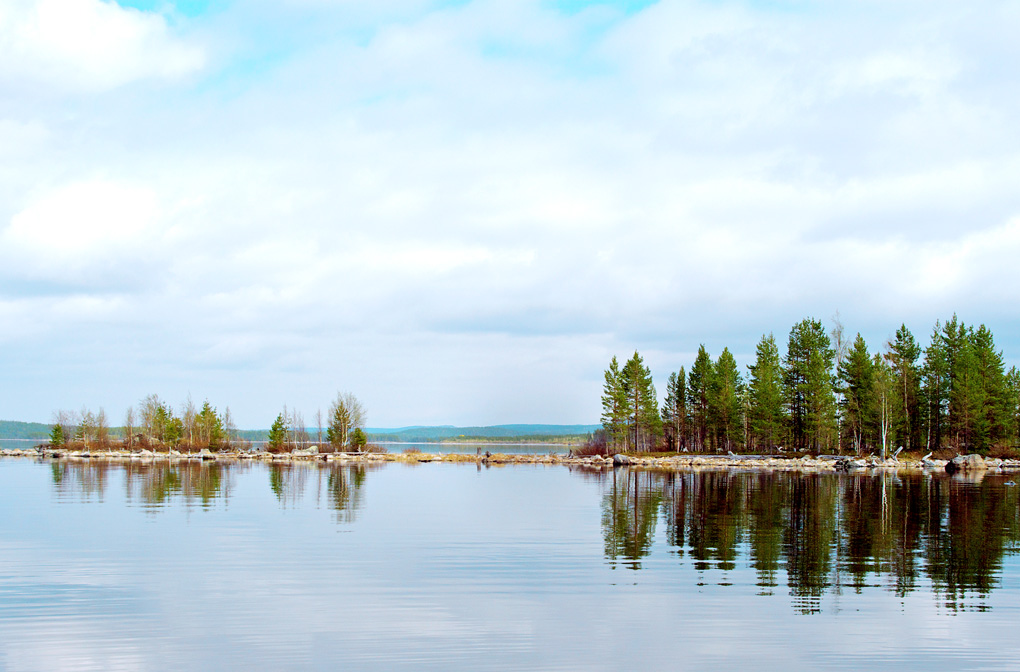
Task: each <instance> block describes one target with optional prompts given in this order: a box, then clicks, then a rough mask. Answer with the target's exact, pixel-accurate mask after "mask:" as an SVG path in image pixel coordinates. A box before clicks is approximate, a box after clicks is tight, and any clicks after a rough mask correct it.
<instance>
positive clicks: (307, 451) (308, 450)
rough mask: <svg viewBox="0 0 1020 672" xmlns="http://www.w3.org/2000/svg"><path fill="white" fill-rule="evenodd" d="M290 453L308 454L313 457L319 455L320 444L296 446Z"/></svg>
mask: <svg viewBox="0 0 1020 672" xmlns="http://www.w3.org/2000/svg"><path fill="white" fill-rule="evenodd" d="M290 454H291V455H298V456H301V455H304V456H307V457H311V456H313V455H318V454H319V447H318V446H308V447H307V448H295V449H294V450H292V451H291V453H290Z"/></svg>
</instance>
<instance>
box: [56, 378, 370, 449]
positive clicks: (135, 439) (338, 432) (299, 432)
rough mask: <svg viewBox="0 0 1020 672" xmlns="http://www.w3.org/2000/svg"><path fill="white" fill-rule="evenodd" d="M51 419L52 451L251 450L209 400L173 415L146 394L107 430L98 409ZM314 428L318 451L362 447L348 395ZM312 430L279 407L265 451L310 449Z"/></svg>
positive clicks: (360, 422)
mask: <svg viewBox="0 0 1020 672" xmlns="http://www.w3.org/2000/svg"><path fill="white" fill-rule="evenodd" d="M53 416H54V422H53V425H52V428H51V430H50V435H49V442H50V445H53V446H63V447H75V448H82V449H85V450H92V449H96V450H102V449H106V448H111V447H120V448H124V449H127V450H133V449H136V448H139V449H141V448H147V449H166V450H169V449H171V448H173V449H176V450H183V451H194V450H202V449H208V450H212V451H223V450H232V449H236V448H247V447H250V445H251V442H250V441H249V440H246V439H245V438H242V435H243V434H246V433H242V432H240V431H238V429H237V427H236V425H235V424H234V420H233V416H232V415H231V413H230V408H229V407H227V408H225V409H224V411H223V412H222V413H220V412H219V411H217V409H216V408H215V407H214V406H212V405H211V404H210V403H209V401H208V400H205V401H204V402H203V403H202V406H201V407H198V406H196V405H195V403H194V401H192V399H191V397H190V395H189V397H188V399H187V401H185V402H184V404H182V405H181V407H180V409H179V410H176V411H175V410H174V408H173V407H172V406H171V405H170V404H168V403H167V402H166V401H164V400H162V399H160V397H159V396H158V395H156V394H150V395H149V396H147V397H145V398H144V399H142V400H141V401H140V402H139V403H138V406H137V407H129V408H128V409H127V411H126V413H125V414H124V424H123V425H122V426H121V427H117V428H111V427H110V424H109V420H108V418H107V415H106V412H105V411H104V410H103V409H102V408H100V409H99V411H98V412H93V411H92V410H90V409H89V408H87V407H84V406H83V407H82V408H81V410H80V411H66V410H58V411H56V412H55V413H54V414H53ZM315 423H316V427H315V429H317V434H316V435H315V438H316V439H317V443H318V444H319V445H320V446H324V445H328V446H329V447H330V448H332V449H333V450H337V451H344V450H356V451H360V450H364V449H365V448H366V447H367V444H368V439H367V435H366V434H365V431H364V426H365V410H364V407H363V406H362V405H361V402H360V401H359V400H358V398H357V397H355V396H354V395H353V394H351V393H350V392H339V393H337V396H336V398H335V399H334V400H333V401H331V402H330V404H329V407H328V409H327V413H326V415H325V416H324V415H323V414H322V411H321V410H317V411H316V413H315ZM312 431H313V428H309V427H308V426H307V425H306V424H305V420H304V416H303V415H302V414H301V413H300V412H299V411H297V410H293V409H288V408H287V407H286V406H284V407H283V411H282V412H281V413H280V414H279V415H277V417H276V419H275V420H274V421H273V423H272V425H271V427H270V429H269V433H268V440H267V441H266V448H267V450H270V451H276V452H279V451H283V450H287V449H293V448H300V447H305V446H309V445H311V444H312V443H313V440H312V437H313V435H312ZM248 434H250V433H248ZM324 438H325V440H326V442H325V444H324V443H323V439H324Z"/></svg>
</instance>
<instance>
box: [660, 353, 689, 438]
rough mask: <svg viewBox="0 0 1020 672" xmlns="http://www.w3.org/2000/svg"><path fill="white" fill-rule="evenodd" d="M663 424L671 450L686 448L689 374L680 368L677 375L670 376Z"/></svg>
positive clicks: (664, 405) (663, 409) (663, 407)
mask: <svg viewBox="0 0 1020 672" xmlns="http://www.w3.org/2000/svg"><path fill="white" fill-rule="evenodd" d="M662 422H663V425H664V428H665V430H666V441H667V442H668V444H669V447H670V449H671V450H675V451H677V452H679V451H680V450H681V449H682V448H684V449H685V446H684V438H685V434H686V431H687V372H686V371H685V370H684V367H682V366H681V367H680V371H679V372H677V373H671V374H669V380H668V381H667V383H666V399H665V401H664V402H663V405H662Z"/></svg>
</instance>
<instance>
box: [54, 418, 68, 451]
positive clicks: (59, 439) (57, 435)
mask: <svg viewBox="0 0 1020 672" xmlns="http://www.w3.org/2000/svg"><path fill="white" fill-rule="evenodd" d="M65 443H67V439H66V438H64V428H63V427H62V426H61V425H60V423H57V424H55V425H53V430H52V431H50V445H51V446H62V445H64V444H65Z"/></svg>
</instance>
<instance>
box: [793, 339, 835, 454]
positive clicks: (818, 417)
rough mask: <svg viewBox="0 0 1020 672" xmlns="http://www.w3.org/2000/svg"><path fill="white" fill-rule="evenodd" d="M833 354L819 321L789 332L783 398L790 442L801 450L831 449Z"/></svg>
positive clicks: (832, 437)
mask: <svg viewBox="0 0 1020 672" xmlns="http://www.w3.org/2000/svg"><path fill="white" fill-rule="evenodd" d="M835 354H836V353H835V351H834V350H833V349H832V346H831V342H830V340H829V335H828V334H827V333H825V329H824V328H823V327H822V323H821V322H820V321H818V320H813V319H805V320H802V321H801V322H798V323H797V324H796V325H794V327H793V329H791V330H790V342H789V345H788V347H787V353H786V362H785V363H786V372H785V376H784V382H785V385H786V398H787V403H788V405H789V409H790V425H791V438H792V439H793V443H794V445H795V446H796V447H797V448H798V449H800V450H808V449H813V450H824V449H828V448H830V447H832V445H833V443H834V441H833V439H834V438H835V434H836V399H835V396H834V394H833V389H832V365H833V358H834V357H835Z"/></svg>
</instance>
